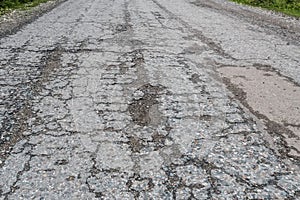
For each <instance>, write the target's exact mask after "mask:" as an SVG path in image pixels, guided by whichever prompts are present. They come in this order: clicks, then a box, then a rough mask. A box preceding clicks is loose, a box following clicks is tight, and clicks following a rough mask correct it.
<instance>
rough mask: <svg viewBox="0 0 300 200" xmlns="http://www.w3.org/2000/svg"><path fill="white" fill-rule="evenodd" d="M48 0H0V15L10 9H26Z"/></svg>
mask: <svg viewBox="0 0 300 200" xmlns="http://www.w3.org/2000/svg"><path fill="white" fill-rule="evenodd" d="M47 1H48V0H0V16H1V15H3V14H5V13H8V12H10V11H12V10H26V9H28V8H31V7H35V6H37V5H39V4H40V3H45V2H47Z"/></svg>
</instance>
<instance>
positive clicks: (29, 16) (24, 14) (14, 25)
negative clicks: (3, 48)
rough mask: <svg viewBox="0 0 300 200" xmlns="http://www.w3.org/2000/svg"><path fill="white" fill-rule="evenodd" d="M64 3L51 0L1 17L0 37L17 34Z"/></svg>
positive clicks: (58, 0)
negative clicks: (22, 28)
mask: <svg viewBox="0 0 300 200" xmlns="http://www.w3.org/2000/svg"><path fill="white" fill-rule="evenodd" d="M64 1H66V0H50V1H48V2H46V3H42V4H40V5H38V6H36V7H32V8H30V9H28V10H15V11H12V12H10V13H7V14H5V15H2V16H0V37H3V36H5V35H8V34H13V33H15V32H16V31H18V30H19V29H20V28H21V27H22V26H24V25H25V24H28V23H30V22H32V21H34V20H35V19H37V18H38V17H40V16H41V15H43V14H44V13H45V12H48V11H50V10H51V9H53V8H54V7H56V6H57V5H59V4H60V3H62V2H64Z"/></svg>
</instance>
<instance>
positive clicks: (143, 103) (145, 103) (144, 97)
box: [128, 84, 165, 126]
mask: <svg viewBox="0 0 300 200" xmlns="http://www.w3.org/2000/svg"><path fill="white" fill-rule="evenodd" d="M164 89H165V88H164V87H163V86H161V85H159V86H153V85H151V84H146V85H143V86H142V87H140V88H138V89H137V90H136V91H135V92H134V100H133V101H132V103H130V104H129V107H128V111H129V113H130V115H131V117H132V119H133V121H134V122H135V123H136V124H138V125H140V126H147V125H149V124H150V123H151V122H152V121H157V119H151V117H150V116H152V118H154V117H155V116H154V115H151V114H150V110H151V109H152V107H153V106H155V105H157V104H158V103H159V102H158V100H157V98H158V97H159V96H160V95H161V92H162V91H163V90H164Z"/></svg>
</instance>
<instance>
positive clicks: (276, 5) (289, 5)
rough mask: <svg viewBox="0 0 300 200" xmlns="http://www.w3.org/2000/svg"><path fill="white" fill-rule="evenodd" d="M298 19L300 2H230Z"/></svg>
mask: <svg viewBox="0 0 300 200" xmlns="http://www.w3.org/2000/svg"><path fill="white" fill-rule="evenodd" d="M232 1H235V2H238V3H244V4H248V5H252V6H257V7H262V8H267V9H270V10H275V11H279V12H283V13H285V14H288V15H291V16H295V17H300V0H232Z"/></svg>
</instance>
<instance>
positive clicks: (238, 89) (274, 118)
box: [218, 66, 300, 157]
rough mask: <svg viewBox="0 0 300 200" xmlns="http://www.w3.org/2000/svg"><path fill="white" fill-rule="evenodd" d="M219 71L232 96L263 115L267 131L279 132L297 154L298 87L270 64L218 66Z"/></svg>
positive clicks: (299, 132)
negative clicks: (266, 66) (269, 65)
mask: <svg viewBox="0 0 300 200" xmlns="http://www.w3.org/2000/svg"><path fill="white" fill-rule="evenodd" d="M218 71H219V72H220V73H221V75H222V76H223V78H224V82H225V83H226V85H227V86H228V88H229V89H230V90H231V91H232V92H233V93H234V95H235V97H236V98H237V99H238V100H240V101H241V102H242V103H243V104H244V105H246V107H248V108H249V109H250V110H251V111H253V113H255V114H256V116H258V117H259V118H260V119H263V121H264V123H265V125H266V126H267V127H268V132H270V133H271V134H272V133H276V134H280V137H282V139H284V141H285V143H286V144H287V146H288V147H290V148H291V149H290V150H288V152H289V155H292V156H297V157H298V156H300V126H299V124H300V87H299V86H298V85H296V84H295V83H292V82H291V81H290V80H288V79H287V78H285V77H283V76H281V75H280V74H278V73H277V72H275V71H274V70H272V69H271V68H268V69H265V68H260V67H257V66H253V67H221V68H219V69H218ZM270 122H272V123H270ZM274 124H277V125H276V126H274ZM283 130H285V131H283ZM288 152H287V153H288Z"/></svg>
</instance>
